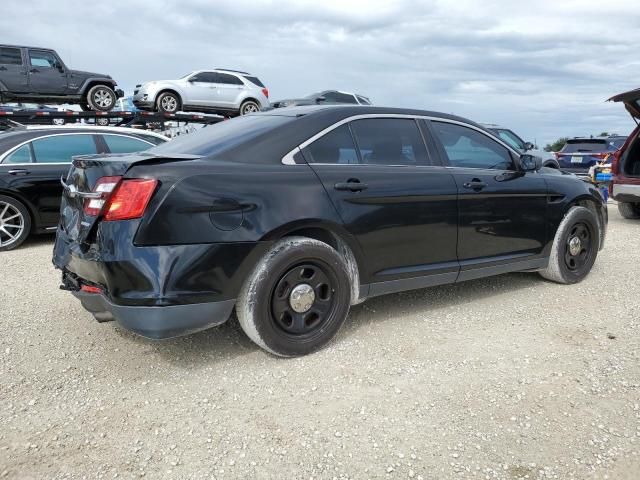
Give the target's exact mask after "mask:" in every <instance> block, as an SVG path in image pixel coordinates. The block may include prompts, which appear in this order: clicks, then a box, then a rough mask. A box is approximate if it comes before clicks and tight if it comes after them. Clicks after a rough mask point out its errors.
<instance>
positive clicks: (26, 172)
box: [7, 168, 31, 175]
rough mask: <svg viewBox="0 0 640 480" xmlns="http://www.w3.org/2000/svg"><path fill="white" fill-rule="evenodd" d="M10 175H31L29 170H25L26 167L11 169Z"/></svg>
mask: <svg viewBox="0 0 640 480" xmlns="http://www.w3.org/2000/svg"><path fill="white" fill-rule="evenodd" d="M7 173H8V174H9V175H29V173H31V172H29V170H25V169H24V168H16V169H14V170H9V171H8V172H7Z"/></svg>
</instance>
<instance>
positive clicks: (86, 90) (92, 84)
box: [82, 80, 113, 100]
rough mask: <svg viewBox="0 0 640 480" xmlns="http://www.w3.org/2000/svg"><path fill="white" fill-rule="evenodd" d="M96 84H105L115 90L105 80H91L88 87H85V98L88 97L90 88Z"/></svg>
mask: <svg viewBox="0 0 640 480" xmlns="http://www.w3.org/2000/svg"><path fill="white" fill-rule="evenodd" d="M96 85H104V86H105V87H109V88H110V89H111V90H113V86H111V85H108V84H107V83H105V82H101V81H100V80H93V81H92V82H89V83H88V84H87V86H86V88H85V89H84V92H82V98H83V99H84V100H86V99H87V95H88V94H89V90H91V89H92V88H93V87H95V86H96Z"/></svg>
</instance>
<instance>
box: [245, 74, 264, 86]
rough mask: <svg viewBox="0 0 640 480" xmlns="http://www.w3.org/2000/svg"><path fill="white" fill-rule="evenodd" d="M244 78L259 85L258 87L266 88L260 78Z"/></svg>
mask: <svg viewBox="0 0 640 480" xmlns="http://www.w3.org/2000/svg"><path fill="white" fill-rule="evenodd" d="M244 78H246V79H247V80H249V81H250V82H251V83H253V84H254V85H257V86H259V87H262V88H264V83H262V82H261V81H260V79H259V78H258V77H247V76H246V75H245V77H244Z"/></svg>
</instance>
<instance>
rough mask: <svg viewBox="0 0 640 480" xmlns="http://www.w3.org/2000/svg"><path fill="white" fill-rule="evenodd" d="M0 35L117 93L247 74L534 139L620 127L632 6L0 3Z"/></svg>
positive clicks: (637, 78)
mask: <svg viewBox="0 0 640 480" xmlns="http://www.w3.org/2000/svg"><path fill="white" fill-rule="evenodd" d="M2 11H3V14H2V15H1V16H0V31H1V32H2V35H1V38H0V41H2V42H5V43H17V44H26V45H36V46H47V47H52V48H55V49H57V50H58V52H59V53H60V54H61V55H62V56H63V59H64V60H65V62H66V63H67V64H68V65H70V66H71V67H72V68H76V69H84V70H90V71H97V72H101V73H108V74H110V75H112V76H113V77H114V78H115V79H116V80H117V81H118V82H119V84H120V85H121V86H122V88H123V89H124V90H125V91H126V92H127V93H131V92H132V90H133V87H134V85H135V84H136V83H139V82H141V81H145V80H153V79H164V78H175V77H177V76H179V75H184V74H186V73H188V72H189V71H191V70H195V69H200V68H211V67H225V68H236V69H240V70H245V69H246V70H248V71H250V72H252V73H254V74H257V75H258V76H259V77H260V78H261V79H262V81H263V82H264V83H265V84H266V85H267V86H268V87H269V89H270V91H271V99H272V100H274V99H278V98H283V97H292V96H300V95H304V94H307V93H311V92H312V91H316V90H322V89H326V88H335V89H341V90H350V91H357V92H360V93H363V94H366V95H368V96H370V97H371V99H372V100H373V101H374V102H375V103H376V104H378V105H388V106H412V107H417V108H424V109H430V110H437V111H443V112H449V113H455V114H458V115H462V116H466V117H469V118H471V119H473V120H476V121H479V122H491V123H500V124H503V125H509V126H511V127H513V128H514V129H515V130H516V131H518V132H520V133H521V134H522V135H523V136H524V137H525V139H526V140H533V139H534V138H536V139H537V140H538V143H539V144H543V143H545V142H549V141H551V140H554V139H556V138H557V137H559V136H565V135H566V136H576V135H584V134H598V133H599V132H601V131H603V130H606V131H609V132H618V133H625V134H626V133H629V132H630V131H631V129H632V126H633V123H632V120H631V118H630V117H629V116H628V115H627V114H626V113H625V112H624V109H623V108H622V107H621V106H620V105H614V104H608V103H605V100H606V99H607V98H609V97H610V96H611V95H612V94H615V93H619V92H621V91H624V90H628V89H631V88H636V87H640V52H639V51H638V48H639V46H640V28H638V27H639V26H640V6H639V5H638V3H637V0H609V1H607V2H602V1H600V0H598V1H595V0H582V1H575V0H563V1H547V0H536V1H534V2H513V1H510V0H498V1H492V0H484V1H481V0H477V1H472V0H456V1H455V2H451V1H448V2H447V1H440V0H423V1H417V0H414V1H412V0H397V1H391V0H388V1H376V0H369V1H356V0H350V1H345V0H339V1H338V0H322V1H317V0H312V1H301V0H299V1H294V0H280V1H275V0H271V1H270V0H234V1H220V0H217V1H213V0H210V1H206V0H190V1H188V0H183V1H168V0H127V1H126V2H118V1H112V2H94V1H82V0H56V1H44V0H39V1H38V0H36V1H25V0H2Z"/></svg>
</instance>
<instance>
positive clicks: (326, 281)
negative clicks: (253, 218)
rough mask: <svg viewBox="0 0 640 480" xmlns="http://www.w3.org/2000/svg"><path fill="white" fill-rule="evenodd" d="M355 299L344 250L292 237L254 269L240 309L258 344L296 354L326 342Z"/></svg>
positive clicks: (243, 324) (286, 354) (247, 330)
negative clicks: (342, 255) (340, 250)
mask: <svg viewBox="0 0 640 480" xmlns="http://www.w3.org/2000/svg"><path fill="white" fill-rule="evenodd" d="M307 287H309V288H307ZM305 289H306V292H305ZM311 292H313V293H311ZM296 293H299V294H300V295H299V296H297V297H296ZM305 295H307V296H305ZM296 300H297V302H296ZM350 303H351V284H350V280H349V274H348V271H347V266H346V263H345V261H344V259H343V258H342V257H341V256H340V254H339V253H338V252H336V251H335V250H334V249H333V248H331V247H330V246H329V245H327V244H326V243H323V242H320V241H318V240H313V239H310V238H306V237H287V238H284V239H282V240H280V241H279V242H277V243H276V244H275V245H274V246H273V247H272V248H271V250H269V252H268V253H267V254H266V255H265V256H264V257H263V258H262V259H261V260H260V262H258V265H256V267H255V268H254V269H253V271H252V273H251V274H250V275H249V277H248V278H247V280H246V281H245V283H244V285H243V287H242V290H241V292H240V295H239V296H238V300H237V303H236V313H237V315H238V320H239V322H240V325H241V327H242V329H243V330H244V332H245V333H246V334H247V336H248V337H249V338H250V339H251V340H253V341H254V342H255V343H256V344H258V345H259V346H260V347H262V348H263V349H265V350H267V351H268V352H271V353H273V354H274V355H278V356H282V357H294V356H298V355H306V354H308V353H311V352H314V351H315V350H318V349H319V348H321V347H323V346H324V345H326V343H327V342H329V341H330V340H331V339H332V338H333V337H334V336H335V334H336V333H337V332H338V330H339V329H340V327H341V326H342V324H343V323H344V320H345V318H346V317H347V314H348V313H349V306H350ZM296 307H297V308H296Z"/></svg>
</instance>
